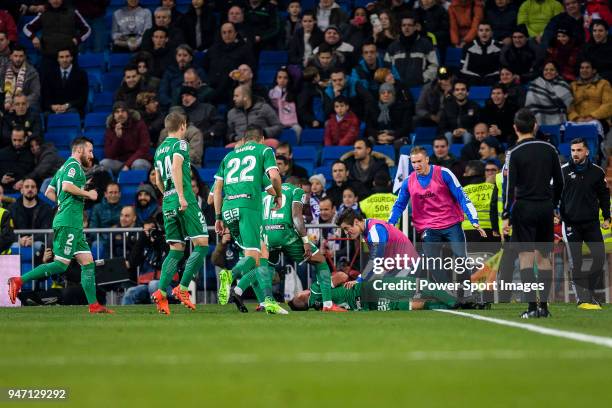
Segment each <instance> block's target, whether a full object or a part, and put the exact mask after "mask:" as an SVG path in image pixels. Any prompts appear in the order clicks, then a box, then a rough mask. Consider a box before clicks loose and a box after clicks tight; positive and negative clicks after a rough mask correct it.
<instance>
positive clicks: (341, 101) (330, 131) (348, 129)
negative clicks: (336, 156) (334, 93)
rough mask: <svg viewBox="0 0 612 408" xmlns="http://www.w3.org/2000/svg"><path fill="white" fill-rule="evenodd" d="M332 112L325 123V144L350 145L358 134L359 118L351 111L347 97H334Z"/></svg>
mask: <svg viewBox="0 0 612 408" xmlns="http://www.w3.org/2000/svg"><path fill="white" fill-rule="evenodd" d="M334 112H335V113H332V114H331V115H329V119H328V120H327V123H326V124H325V146H352V145H353V143H355V140H357V137H358V136H359V119H358V118H357V115H355V114H354V113H353V112H352V111H351V108H350V105H349V101H348V98H346V97H345V96H342V95H340V96H338V97H336V99H334Z"/></svg>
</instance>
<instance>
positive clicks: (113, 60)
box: [108, 1, 159, 76]
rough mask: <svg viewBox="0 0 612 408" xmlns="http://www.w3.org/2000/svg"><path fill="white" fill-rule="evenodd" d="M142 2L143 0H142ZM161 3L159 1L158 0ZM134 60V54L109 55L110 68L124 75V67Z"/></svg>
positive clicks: (111, 70)
mask: <svg viewBox="0 0 612 408" xmlns="http://www.w3.org/2000/svg"><path fill="white" fill-rule="evenodd" d="M141 3H142V1H141ZM158 3H159V2H158ZM131 60H132V54H128V53H125V54H124V53H115V54H110V55H109V56H108V70H109V71H110V72H113V71H117V72H120V73H121V76H123V68H125V66H126V65H127V64H129V62H130V61H131Z"/></svg>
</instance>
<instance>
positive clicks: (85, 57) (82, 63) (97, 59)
mask: <svg viewBox="0 0 612 408" xmlns="http://www.w3.org/2000/svg"><path fill="white" fill-rule="evenodd" d="M105 64H106V60H105V58H104V53H101V52H88V53H83V54H79V67H81V68H83V69H84V70H86V71H87V72H103V71H105Z"/></svg>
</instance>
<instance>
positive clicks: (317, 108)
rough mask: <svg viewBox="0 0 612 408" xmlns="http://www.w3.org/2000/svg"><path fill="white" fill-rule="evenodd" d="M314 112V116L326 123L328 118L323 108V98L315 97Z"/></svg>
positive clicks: (313, 101)
mask: <svg viewBox="0 0 612 408" xmlns="http://www.w3.org/2000/svg"><path fill="white" fill-rule="evenodd" d="M312 113H313V114H314V117H315V118H316V119H317V120H318V121H319V122H321V123H324V122H325V120H326V119H327V118H326V117H325V111H324V110H323V101H322V100H321V98H314V99H313V100H312Z"/></svg>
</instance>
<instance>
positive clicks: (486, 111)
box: [480, 84, 518, 146]
mask: <svg viewBox="0 0 612 408" xmlns="http://www.w3.org/2000/svg"><path fill="white" fill-rule="evenodd" d="M516 111H518V107H517V106H516V105H514V104H513V103H512V102H509V101H508V90H507V89H506V87H505V86H504V85H502V84H497V85H494V86H493V87H492V88H491V97H490V98H489V99H488V100H487V102H486V103H485V107H484V108H483V109H482V110H481V111H480V119H481V120H482V121H483V122H485V123H486V124H488V125H489V135H491V136H495V137H496V138H497V140H499V141H500V142H501V143H508V144H509V145H510V146H512V145H514V143H516V134H515V133H514V129H513V127H512V126H513V125H514V114H515V113H516Z"/></svg>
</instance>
